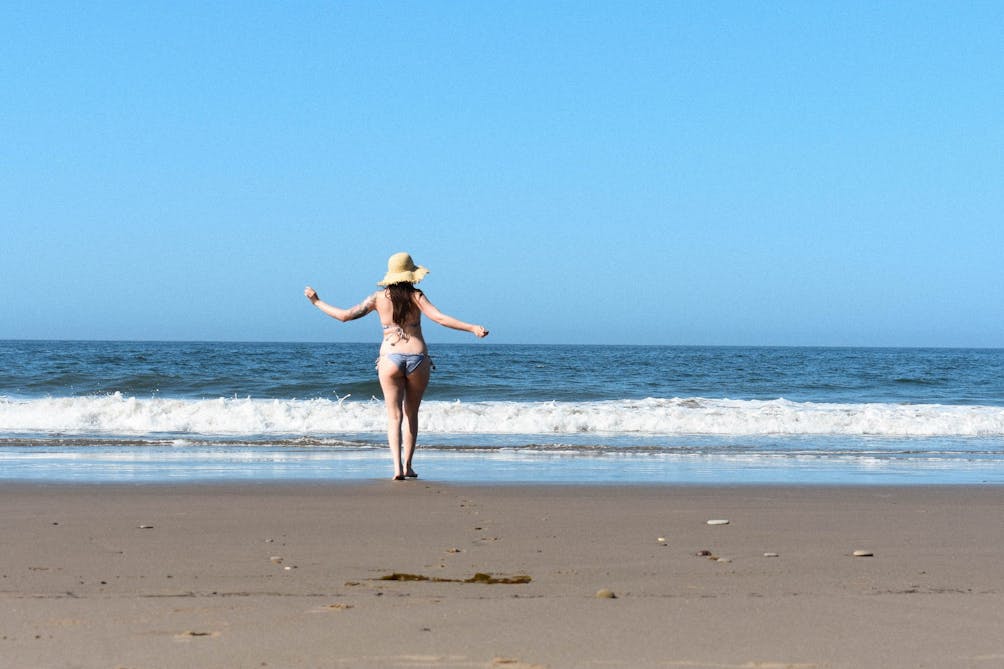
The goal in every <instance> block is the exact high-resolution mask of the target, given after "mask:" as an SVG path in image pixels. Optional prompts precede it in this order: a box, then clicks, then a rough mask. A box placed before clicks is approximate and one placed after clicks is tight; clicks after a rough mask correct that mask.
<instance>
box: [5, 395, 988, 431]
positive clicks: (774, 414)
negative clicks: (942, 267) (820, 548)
mask: <svg viewBox="0 0 1004 669" xmlns="http://www.w3.org/2000/svg"><path fill="white" fill-rule="evenodd" d="M421 421H422V430H423V431H425V432H430V433H441V434H581V433H597V434H643V435H716V436H729V435H847V436H856V435H860V436H892V437H898V436H903V437H953V436H962V437H996V436H1004V407H995V406H958V405H939V404H882V403H863V404H836V403H811V402H792V401H788V400H785V399H775V400H730V399H706V398H673V399H644V400H613V401H598V402H459V401H457V402H445V401H427V402H425V403H423V405H422V414H421ZM385 429H386V410H385V408H384V404H383V402H381V401H379V400H376V399H373V400H370V401H332V400H326V399H313V400H264V399H250V398H246V399H240V398H219V399H206V400H183V399H167V398H157V397H154V398H136V397H127V396H123V395H121V394H118V393H116V394H111V395H104V396H87V397H61V398H44V399H28V400H20V399H10V398H0V432H4V433H8V434H18V433H21V434H31V433H48V434H53V433H56V434H60V433H65V434H122V435H131V434H149V433H172V434H182V435H184V434H192V435H248V436H255V435H273V434H274V435H289V434H304V435H310V434H347V433H380V432H382V431H384V430H385Z"/></svg>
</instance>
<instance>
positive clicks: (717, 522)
mask: <svg viewBox="0 0 1004 669" xmlns="http://www.w3.org/2000/svg"><path fill="white" fill-rule="evenodd" d="M728 524H729V521H727V520H725V519H724V518H717V519H714V520H709V521H708V525H728Z"/></svg>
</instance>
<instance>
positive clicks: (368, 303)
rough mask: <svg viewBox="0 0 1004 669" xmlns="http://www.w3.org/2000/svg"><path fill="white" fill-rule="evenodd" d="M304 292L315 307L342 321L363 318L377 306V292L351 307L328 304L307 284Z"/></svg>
mask: <svg viewBox="0 0 1004 669" xmlns="http://www.w3.org/2000/svg"><path fill="white" fill-rule="evenodd" d="M303 294H304V295H305V296H306V298H307V299H308V300H310V303H311V304H313V305H314V306H315V307H317V308H318V309H320V310H321V311H323V312H324V313H326V314H327V315H329V316H331V317H332V318H336V319H338V320H340V321H342V322H343V323H344V322H346V321H354V320H355V319H357V318H362V317H363V316H365V315H366V314H368V313H369V312H371V311H373V309H375V308H376V294H375V293H374V294H373V295H370V296H369V297H367V298H366V299H365V300H363V301H362V302H360V303H359V304H357V305H356V306H354V307H352V308H351V309H339V308H338V307H336V306H334V305H331V304H328V303H327V302H325V301H324V300H322V299H321V298H320V297H318V295H317V291H316V290H314V289H313V288H311V287H310V286H307V287H306V288H304V289H303Z"/></svg>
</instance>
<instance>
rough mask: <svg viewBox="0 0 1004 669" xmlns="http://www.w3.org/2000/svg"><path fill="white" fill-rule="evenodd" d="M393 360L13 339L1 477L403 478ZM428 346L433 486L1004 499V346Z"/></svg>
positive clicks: (427, 429)
mask: <svg viewBox="0 0 1004 669" xmlns="http://www.w3.org/2000/svg"><path fill="white" fill-rule="evenodd" d="M377 348H378V347H377V345H375V344H343V343H331V344H306V343H301V344H296V343H228V342H93V341H86V342H70V341H58V342H53V341H0V480H4V481H38V482H64V481H65V482H86V483H102V482H119V483H123V482H125V483H145V482H149V483H169V482H196V481H220V480H225V481H248V482H265V481H276V480H314V481H320V480H332V481H348V480H365V479H385V478H389V476H390V471H391V469H390V459H389V456H388V454H387V451H386V445H385V443H386V442H385V429H386V428H385V425H386V418H385V416H386V414H385V409H384V405H383V402H382V400H381V392H380V386H379V384H378V383H377V380H376V374H375V371H374V359H375V357H376V355H377ZM430 350H431V353H432V356H433V359H434V361H435V365H436V369H435V371H434V372H433V375H432V382H431V384H430V386H429V390H428V392H427V393H426V396H425V401H424V402H423V405H422V412H421V434H420V439H419V451H418V452H417V454H416V456H415V468H416V469H417V470H418V471H419V473H420V475H421V476H422V478H423V479H428V480H434V481H443V482H474V483H493V484H504V483H523V482H539V483H601V484H640V483H646V484H648V483H670V484H675V485H685V484H724V485H740V484H748V483H783V484H864V485H867V484H894V485H895V484H983V483H988V484H1000V483H1004V349H891V348H783V347H777V348H775V347H700V346H694V347H688V346H679V347H676V346H674V347H661V346H538V345H501V344H492V343H487V342H484V343H481V342H479V343H471V344H463V345H456V344H454V345H445V344H440V345H436V344H430Z"/></svg>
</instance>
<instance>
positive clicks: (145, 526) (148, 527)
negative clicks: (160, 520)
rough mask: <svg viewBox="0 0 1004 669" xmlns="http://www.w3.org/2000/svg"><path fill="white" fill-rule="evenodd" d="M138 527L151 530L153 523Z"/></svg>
mask: <svg viewBox="0 0 1004 669" xmlns="http://www.w3.org/2000/svg"><path fill="white" fill-rule="evenodd" d="M138 529H141V530H152V529H153V525H140V526H139V528H138Z"/></svg>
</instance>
